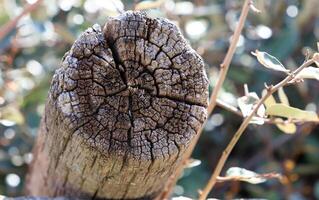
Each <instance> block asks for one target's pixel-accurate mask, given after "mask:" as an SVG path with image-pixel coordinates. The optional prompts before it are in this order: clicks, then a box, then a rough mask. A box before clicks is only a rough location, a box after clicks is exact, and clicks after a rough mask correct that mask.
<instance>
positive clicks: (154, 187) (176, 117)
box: [26, 12, 208, 199]
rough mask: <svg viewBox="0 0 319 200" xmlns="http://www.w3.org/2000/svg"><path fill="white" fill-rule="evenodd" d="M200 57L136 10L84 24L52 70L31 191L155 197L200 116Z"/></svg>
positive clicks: (204, 86)
mask: <svg viewBox="0 0 319 200" xmlns="http://www.w3.org/2000/svg"><path fill="white" fill-rule="evenodd" d="M207 98H208V79H207V77H206V74H205V71H204V64H203V61H202V59H201V58H200V56H199V55H198V54H197V53H196V52H195V51H194V50H193V49H192V48H191V47H190V45H189V44H188V43H187V42H186V40H185V39H184V38H183V36H182V35H181V33H180V31H179V30H178V28H177V27H176V26H175V25H174V24H172V23H171V22H170V21H168V20H166V19H152V18H149V17H147V16H146V15H145V14H143V13H140V12H126V13H124V14H122V15H120V16H118V17H116V18H110V19H109V20H108V21H107V23H106V24H105V26H104V28H103V30H101V28H100V26H98V25H94V26H93V27H92V28H89V29H87V30H86V31H85V32H84V33H83V34H82V35H81V36H80V37H79V38H78V39H77V40H76V41H75V43H74V44H73V46H72V48H71V50H70V51H69V52H67V53H66V54H65V56H64V57H63V59H62V64H61V66H60V67H59V68H58V69H57V70H56V72H55V74H54V76H53V80H52V83H51V88H50V91H49V96H48V99H47V103H46V108H45V115H44V117H43V119H42V122H41V127H40V131H39V136H38V139H37V142H36V145H35V148H34V161H33V163H32V166H31V167H30V172H29V175H28V177H27V187H26V190H27V193H28V195H32V196H48V197H56V196H66V197H79V198H83V199H97V198H99V199H152V198H153V197H154V196H155V195H156V194H157V193H158V192H160V191H161V190H162V189H163V186H164V183H165V182H166V181H167V179H168V178H169V176H170V175H171V174H172V173H173V172H174V170H176V167H177V165H178V164H179V161H180V158H181V157H182V154H183V153H184V151H185V148H187V146H188V144H189V143H190V141H191V140H192V138H193V137H194V135H195V134H196V132H197V131H198V130H199V128H200V126H201V125H202V123H203V122H204V120H205V119H206V115H207V111H206V107H207Z"/></svg>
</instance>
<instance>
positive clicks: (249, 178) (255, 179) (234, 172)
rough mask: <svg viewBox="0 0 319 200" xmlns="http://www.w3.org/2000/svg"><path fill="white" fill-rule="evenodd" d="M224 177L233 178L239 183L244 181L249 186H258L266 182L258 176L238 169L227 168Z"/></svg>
mask: <svg viewBox="0 0 319 200" xmlns="http://www.w3.org/2000/svg"><path fill="white" fill-rule="evenodd" d="M226 177H229V178H234V179H236V180H239V181H245V182H248V183H251V184H259V183H263V182H265V181H266V180H267V179H265V178H262V177H261V176H260V174H257V173H255V172H253V171H250V170H247V169H244V168H240V167H231V168H229V169H228V170H227V172H226Z"/></svg>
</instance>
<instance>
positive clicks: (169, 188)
mask: <svg viewBox="0 0 319 200" xmlns="http://www.w3.org/2000/svg"><path fill="white" fill-rule="evenodd" d="M251 4H252V2H251V0H245V2H244V5H243V8H242V11H241V14H240V17H239V22H238V25H237V27H236V29H235V32H234V35H233V37H232V39H231V43H230V46H229V48H228V51H227V53H226V56H225V58H224V60H223V62H222V64H221V65H220V67H221V69H220V73H219V77H218V80H217V83H216V85H215V87H214V90H213V93H212V95H211V96H210V103H209V105H208V108H207V112H208V115H210V114H211V113H212V111H213V110H214V108H215V106H216V103H217V96H218V93H219V91H220V89H221V88H222V85H223V83H224V80H225V78H226V75H227V72H228V69H229V66H230V63H231V60H232V58H233V55H234V53H235V50H236V47H237V43H238V40H239V37H240V35H241V32H242V30H243V27H244V24H245V21H246V18H247V15H248V12H249V9H250V5H251ZM203 127H204V125H203V126H202V128H201V129H200V130H199V131H198V133H197V134H196V136H195V137H194V139H193V140H192V141H191V144H190V145H189V147H188V148H187V150H186V152H185V153H184V155H183V157H182V159H181V164H180V165H179V166H178V167H177V169H176V171H175V173H174V174H173V175H171V177H170V178H169V180H168V181H167V184H166V186H165V188H164V190H163V192H162V193H161V194H160V195H159V196H157V198H156V199H157V200H163V199H168V197H169V195H170V194H171V192H172V190H173V187H174V185H175V184H176V182H177V180H178V178H179V176H180V174H181V173H182V171H183V169H184V166H185V164H186V163H187V160H188V159H189V157H190V156H191V154H192V152H193V150H194V148H195V145H196V144H197V141H198V139H199V137H200V135H201V132H202V130H203Z"/></svg>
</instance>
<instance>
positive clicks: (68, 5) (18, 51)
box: [0, 0, 319, 199]
mask: <svg viewBox="0 0 319 200" xmlns="http://www.w3.org/2000/svg"><path fill="white" fill-rule="evenodd" d="M138 2H139V1H138V0H122V1H121V0H108V1H106V0H105V1H103V0H57V1H50V0H44V3H43V4H41V5H39V6H38V8H37V9H36V10H34V11H33V12H32V13H31V14H27V15H25V16H24V17H23V18H22V19H21V20H20V21H19V22H18V24H17V26H16V27H15V28H14V29H12V30H11V31H10V33H9V34H8V35H6V37H5V38H4V39H3V40H1V41H0V52H1V53H0V194H4V195H8V196H17V195H22V191H23V182H24V176H25V174H26V172H27V164H28V163H29V162H30V160H31V158H32V154H31V149H32V145H33V143H34V139H35V136H36V134H37V128H38V125H39V122H40V119H41V115H42V113H43V111H44V104H45V99H46V95H47V91H48V88H49V85H50V80H51V77H52V74H53V72H54V70H55V69H56V68H57V67H58V66H59V64H60V60H61V58H62V57H63V55H64V53H65V52H66V51H67V50H68V49H69V48H70V46H71V44H72V43H73V42H74V40H75V39H76V38H77V37H78V36H79V34H81V32H83V31H84V30H85V29H86V28H88V27H89V26H92V25H93V24H95V23H98V24H101V25H103V24H104V23H105V22H106V20H107V18H108V17H109V16H114V15H117V14H118V12H119V11H121V10H132V9H134V5H136V3H138ZM30 3H34V0H0V11H1V12H0V26H1V27H3V26H4V25H5V24H6V23H7V22H9V21H10V20H12V19H13V18H14V17H16V16H17V15H18V14H20V13H21V12H22V11H23V9H24V8H25V6H27V5H28V4H30ZM241 5H242V1H235V0H225V1H222V0H193V1H177V0H176V1H173V0H167V1H165V3H164V4H163V5H162V6H160V7H159V8H157V9H152V10H148V11H147V13H148V14H149V15H151V16H154V17H167V18H169V19H171V20H172V21H174V22H175V23H177V24H178V26H179V27H180V28H181V30H182V32H183V34H184V35H185V37H186V38H187V39H188V40H189V41H190V43H191V44H192V46H193V48H194V49H195V50H196V51H197V52H198V53H199V54H201V55H202V57H203V59H204V61H205V63H206V66H207V74H208V75H209V77H210V80H211V83H212V86H211V88H210V89H212V88H213V84H214V82H215V81H216V78H217V73H218V68H219V64H220V63H221V61H222V59H223V57H224V55H225V52H226V51H227V48H228V45H229V40H230V37H231V35H232V31H233V30H234V28H235V26H236V22H237V21H238V18H239V15H240V8H241ZM255 6H256V7H257V8H259V9H260V10H261V11H262V13H261V14H256V13H253V12H250V14H249V16H248V19H247V21H246V24H245V28H244V31H243V34H242V35H241V37H240V41H239V44H238V48H237V50H236V53H235V56H234V59H233V61H232V64H231V68H230V71H229V74H228V77H227V80H226V82H225V85H224V89H223V92H222V94H221V95H220V98H221V99H222V100H223V101H225V102H227V103H229V104H231V105H234V106H236V99H237V98H238V97H239V96H242V95H243V84H244V83H247V84H248V85H249V88H250V90H251V91H255V92H257V93H258V94H260V93H261V90H262V89H263V87H264V82H266V83H268V84H271V83H275V82H276V81H278V80H280V79H281V78H283V77H282V75H281V74H280V73H277V72H272V71H270V70H267V69H265V68H262V67H260V64H258V62H257V61H256V59H255V58H254V57H253V56H251V54H250V52H251V51H254V50H255V49H259V50H262V51H266V52H268V53H270V54H271V55H273V56H276V57H277V58H278V59H279V60H280V61H281V62H282V63H283V64H284V65H285V66H286V67H287V68H289V69H294V68H296V67H297V66H298V65H300V64H301V63H302V62H303V61H304V59H305V58H306V57H307V56H309V55H311V54H312V53H313V52H314V51H316V50H317V49H316V48H317V47H316V42H317V41H318V40H319V12H318V10H319V1H318V0H281V1H275V0H256V1H255ZM285 91H286V93H287V95H288V97H289V100H290V103H291V105H292V106H295V107H299V108H301V109H307V110H313V111H316V112H317V111H318V102H319V101H318V100H319V84H318V82H316V81H312V80H310V81H306V82H305V83H301V84H298V85H296V86H289V87H287V88H286V89H285ZM240 123H241V118H240V117H238V116H235V115H234V114H232V113H229V112H227V111H225V110H222V109H220V108H217V109H216V110H215V112H214V114H213V115H212V116H211V117H210V118H209V120H208V123H207V126H206V128H205V132H204V134H203V135H202V137H201V139H200V141H199V144H198V145H197V148H196V149H195V152H194V155H193V157H195V158H197V159H200V160H201V161H202V164H201V165H200V166H197V167H194V168H191V169H186V170H185V172H184V174H183V177H182V178H181V179H180V181H179V183H178V185H177V186H176V188H175V193H174V195H175V196H180V195H183V196H188V197H192V198H194V197H196V196H197V190H198V189H199V188H202V187H203V186H204V184H205V183H206V181H207V180H208V178H209V177H210V175H211V172H212V170H213V168H214V166H215V164H216V162H217V160H218V158H219V156H220V155H221V152H222V150H223V148H224V147H225V146H226V144H227V143H228V141H229V139H230V138H231V136H232V134H233V133H234V132H235V130H236V128H237V127H238V126H239V124H240ZM318 132H319V128H318V126H315V125H313V124H303V125H300V126H298V130H297V133H296V134H294V135H285V134H283V133H282V132H280V131H279V130H278V129H277V128H276V127H275V126H272V125H264V126H258V127H257V126H253V125H251V126H250V127H249V128H248V129H247V130H246V133H245V134H244V136H243V137H242V138H241V139H240V141H239V143H238V145H237V147H235V149H234V152H233V153H232V154H231V156H230V158H229V160H228V162H227V164H226V166H225V170H226V169H227V168H229V167H232V166H239V167H244V168H246V169H249V170H253V171H256V172H258V173H266V172H272V171H276V172H279V173H282V174H283V175H284V177H285V178H284V179H283V180H282V181H281V182H279V181H277V180H271V181H267V182H266V183H263V184H260V185H250V184H249V183H238V182H228V183H223V184H218V185H217V186H216V187H215V188H214V192H213V194H211V195H212V196H214V197H217V198H222V199H224V198H241V197H246V198H247V197H254V198H268V199H319V136H318V134H316V133H318Z"/></svg>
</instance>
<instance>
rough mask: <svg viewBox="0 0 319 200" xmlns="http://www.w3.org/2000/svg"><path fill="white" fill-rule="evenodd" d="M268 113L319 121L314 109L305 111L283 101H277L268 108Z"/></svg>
mask: <svg viewBox="0 0 319 200" xmlns="http://www.w3.org/2000/svg"><path fill="white" fill-rule="evenodd" d="M266 113H267V114H268V115H273V116H280V117H286V118H292V119H299V120H304V121H319V119H318V116H317V113H315V112H313V111H304V110H301V109H298V108H294V107H291V106H287V105H285V104H282V103H276V104H273V105H271V106H270V107H269V108H267V109H266Z"/></svg>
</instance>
